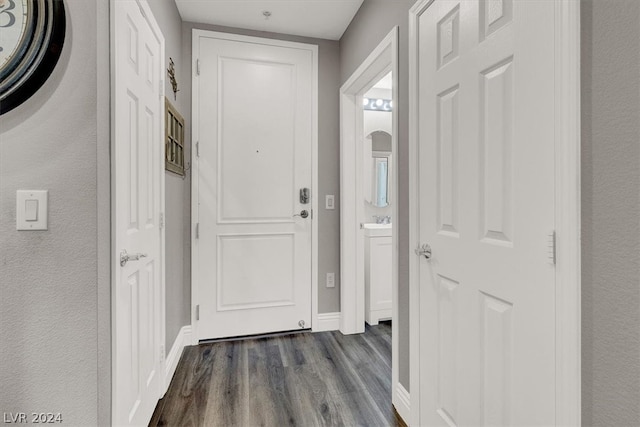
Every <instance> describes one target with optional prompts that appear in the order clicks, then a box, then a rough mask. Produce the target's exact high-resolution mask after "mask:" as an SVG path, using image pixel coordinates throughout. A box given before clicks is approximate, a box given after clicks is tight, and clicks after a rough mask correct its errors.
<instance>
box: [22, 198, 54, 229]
mask: <svg viewBox="0 0 640 427" xmlns="http://www.w3.org/2000/svg"><path fill="white" fill-rule="evenodd" d="M48 195H49V192H48V191H47V190H18V191H17V192H16V229H17V230H47V229H48V223H47V202H48Z"/></svg>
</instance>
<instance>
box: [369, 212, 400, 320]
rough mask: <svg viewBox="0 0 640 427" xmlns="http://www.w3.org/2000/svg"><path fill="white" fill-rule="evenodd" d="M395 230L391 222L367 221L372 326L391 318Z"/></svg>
mask: <svg viewBox="0 0 640 427" xmlns="http://www.w3.org/2000/svg"><path fill="white" fill-rule="evenodd" d="M392 232H393V230H392V227H391V224H364V235H365V238H364V240H365V243H364V257H365V273H364V280H365V321H366V322H367V323H368V324H369V325H377V324H378V322H379V321H380V320H387V319H391V303H392V260H393V246H392Z"/></svg>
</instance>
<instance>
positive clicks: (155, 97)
mask: <svg viewBox="0 0 640 427" xmlns="http://www.w3.org/2000/svg"><path fill="white" fill-rule="evenodd" d="M113 4H114V16H115V21H114V22H115V24H114V25H115V31H114V37H115V39H114V42H115V45H114V47H113V49H114V53H113V58H114V66H115V76H114V78H115V84H114V110H113V111H114V115H115V121H114V123H115V131H114V160H115V163H114V176H115V178H114V186H115V188H114V202H115V207H114V212H115V224H114V227H115V229H114V230H113V232H114V237H115V244H114V246H113V255H112V258H113V262H114V268H115V270H114V280H115V289H114V300H113V306H114V311H113V313H114V328H115V330H114V353H113V355H114V356H113V357H114V375H113V424H114V425H122V426H125V425H147V424H148V422H149V420H150V419H151V415H152V414H153V410H154V408H155V406H156V403H157V401H158V398H159V397H160V395H161V387H162V386H163V381H164V380H163V376H162V369H161V366H162V357H163V356H164V355H163V350H162V347H161V346H162V345H163V343H162V340H161V331H162V330H163V326H162V323H163V322H164V316H163V315H162V310H163V309H164V308H163V304H162V298H163V295H162V291H163V259H162V230H161V226H160V213H161V208H162V200H163V199H162V191H163V185H162V183H163V179H164V167H163V155H164V153H163V147H164V143H163V135H162V134H161V129H162V126H163V107H162V106H163V103H162V101H163V100H162V95H163V93H162V91H163V89H162V87H163V83H162V82H161V80H162V74H161V71H162V69H163V68H162V64H163V61H164V60H163V55H164V41H163V39H162V35H161V34H160V33H159V31H158V30H157V26H155V28H156V30H155V31H154V27H152V21H150V19H153V17H152V15H151V12H150V10H149V8H148V5H147V4H146V2H144V3H139V2H137V1H131V0H116V1H115V2H114V3H113ZM124 251H126V253H127V254H128V256H129V257H130V259H129V260H127V258H126V256H125V255H124ZM123 256H124V257H123ZM125 261H126V262H125Z"/></svg>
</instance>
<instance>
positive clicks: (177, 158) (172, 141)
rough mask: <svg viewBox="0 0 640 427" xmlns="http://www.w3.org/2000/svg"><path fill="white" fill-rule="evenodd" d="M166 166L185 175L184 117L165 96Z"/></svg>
mask: <svg viewBox="0 0 640 427" xmlns="http://www.w3.org/2000/svg"><path fill="white" fill-rule="evenodd" d="M164 105H165V121H164V127H165V139H164V149H165V162H164V168H165V169H166V170H168V171H170V172H173V173H177V174H178V175H181V176H184V171H185V169H184V119H183V118H182V116H181V115H180V113H178V111H177V110H176V109H175V107H174V106H173V105H171V102H170V101H169V100H168V99H167V98H166V97H165V98H164Z"/></svg>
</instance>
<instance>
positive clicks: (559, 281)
mask: <svg viewBox="0 0 640 427" xmlns="http://www.w3.org/2000/svg"><path fill="white" fill-rule="evenodd" d="M433 1H434V0H421V1H419V2H418V3H416V4H415V5H414V6H413V7H412V8H411V10H410V11H409V159H410V163H409V206H410V208H409V214H410V216H409V217H410V232H409V239H410V248H413V247H417V246H418V243H419V241H418V238H419V227H418V203H417V201H418V186H417V182H418V174H417V128H416V125H417V123H418V117H419V111H418V93H417V89H418V85H417V76H418V63H417V54H418V51H417V49H418V41H417V36H418V20H419V18H420V15H421V14H422V13H424V11H425V10H426V9H427V8H428V7H429V6H430V4H431V3H432V2H433ZM555 30H556V38H555V40H556V42H555V58H556V81H557V89H556V111H557V113H556V129H555V135H556V141H557V143H556V173H555V175H556V235H557V265H556V289H557V293H556V372H557V375H556V425H562V426H579V425H580V424H581V354H580V353H581V318H580V316H581V306H580V304H581V283H580V280H581V261H580V248H581V243H580V222H581V216H580V215H581V214H580V2H579V0H558V1H557V2H556V22H555ZM417 261H418V258H417V257H413V256H411V257H410V259H409V271H410V273H409V274H410V301H411V307H410V316H411V325H412V327H411V337H410V343H411V359H410V360H411V362H410V366H411V384H410V387H411V399H412V403H413V404H412V405H411V420H410V424H415V425H419V424H420V410H419V406H420V346H419V344H420V331H419V325H420V318H419V313H420V303H419V301H420V286H419V285H420V283H419V281H418V278H419V276H418V262H417Z"/></svg>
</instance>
